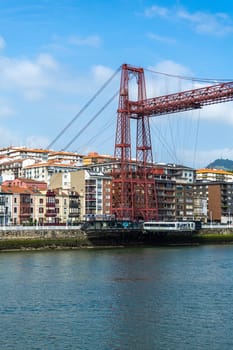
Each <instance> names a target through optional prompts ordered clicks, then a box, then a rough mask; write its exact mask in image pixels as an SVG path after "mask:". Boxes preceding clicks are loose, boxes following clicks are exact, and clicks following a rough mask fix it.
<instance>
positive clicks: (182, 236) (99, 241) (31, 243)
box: [0, 227, 233, 251]
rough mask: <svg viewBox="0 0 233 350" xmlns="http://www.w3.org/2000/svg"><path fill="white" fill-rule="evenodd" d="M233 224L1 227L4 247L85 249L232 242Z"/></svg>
mask: <svg viewBox="0 0 233 350" xmlns="http://www.w3.org/2000/svg"><path fill="white" fill-rule="evenodd" d="M232 243H233V227H230V228H226V227H225V228H216V229H210V228H209V229H207V228H204V229H201V230H199V231H198V232H195V233H188V232H184V233H169V234H166V235H164V234H163V235H159V234H151V233H150V234H144V233H143V231H142V230H139V229H138V230H135V229H134V230H131V229H122V230H101V231H95V230H89V231H82V230H80V229H76V230H74V229H66V228H64V229H63V230H61V229H57V230H56V229H49V228H48V229H46V230H45V229H43V230H42V229H38V228H37V229H36V228H35V229H32V228H30V229H28V230H27V229H24V230H21V229H18V230H13V231H12V230H10V229H6V228H5V229H1V230H0V251H6V250H30V249H31V250H33V249H79V248H80V249H81V248H92V247H93V248H98V247H142V246H161V245H163V246H164V245H199V244H232Z"/></svg>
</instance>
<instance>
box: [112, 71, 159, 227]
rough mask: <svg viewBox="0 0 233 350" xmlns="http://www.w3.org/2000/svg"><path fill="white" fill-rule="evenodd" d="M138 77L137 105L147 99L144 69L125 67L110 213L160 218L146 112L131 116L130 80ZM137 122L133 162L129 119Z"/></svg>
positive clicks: (122, 79) (125, 216) (118, 117)
mask: <svg viewBox="0 0 233 350" xmlns="http://www.w3.org/2000/svg"><path fill="white" fill-rule="evenodd" d="M131 77H135V78H136V81H137V84H138V88H137V102H138V103H139V105H140V104H141V103H142V102H143V101H144V100H146V86H145V77H144V71H143V69H142V68H134V67H130V66H128V65H126V64H124V65H123V66H122V75H121V85H120V96H119V107H118V116H117V129H116V141H115V158H116V159H117V160H118V161H119V163H116V166H115V168H114V169H113V173H112V175H113V179H112V198H111V199H112V202H111V213H112V214H114V215H115V217H116V218H117V219H130V220H139V219H143V220H150V219H154V220H155V219H156V218H157V216H158V209H157V196H156V191H155V182H154V176H153V168H152V165H153V156H152V147H151V136H150V126H149V118H148V116H147V115H145V113H137V114H136V115H135V114H132V113H131V110H130V99H129V80H130V78H131ZM131 118H133V119H136V120H137V129H136V160H135V161H133V160H132V153H131V132H130V119H131Z"/></svg>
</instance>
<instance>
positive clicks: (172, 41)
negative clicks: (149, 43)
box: [147, 33, 176, 44]
mask: <svg viewBox="0 0 233 350" xmlns="http://www.w3.org/2000/svg"><path fill="white" fill-rule="evenodd" d="M147 37H148V38H150V39H152V40H155V41H161V42H164V43H167V44H175V43H176V40H175V39H173V38H169V37H166V36H161V35H158V34H155V33H148V34H147Z"/></svg>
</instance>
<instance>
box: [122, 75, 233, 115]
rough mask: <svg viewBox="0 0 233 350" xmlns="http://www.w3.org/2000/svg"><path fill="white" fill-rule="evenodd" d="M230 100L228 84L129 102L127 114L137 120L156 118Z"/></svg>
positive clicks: (231, 84) (232, 95) (231, 86)
mask: <svg viewBox="0 0 233 350" xmlns="http://www.w3.org/2000/svg"><path fill="white" fill-rule="evenodd" d="M232 100H233V82H229V83H222V84H216V85H211V86H207V87H204V88H199V89H193V90H188V91H183V92H178V93H174V94H170V95H165V96H159V97H154V98H150V99H146V100H143V101H129V102H128V109H129V110H128V113H130V114H131V118H135V119H137V118H138V117H139V116H143V115H147V116H156V115H164V114H170V113H176V112H182V111H188V110H192V109H198V108H201V107H203V106H206V105H210V104H215V103H221V102H228V101H232Z"/></svg>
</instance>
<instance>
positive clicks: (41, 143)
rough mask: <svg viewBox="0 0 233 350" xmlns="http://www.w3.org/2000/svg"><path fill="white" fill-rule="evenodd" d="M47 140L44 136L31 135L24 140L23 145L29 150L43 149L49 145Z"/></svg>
mask: <svg viewBox="0 0 233 350" xmlns="http://www.w3.org/2000/svg"><path fill="white" fill-rule="evenodd" d="M49 142H50V141H49V140H48V138H46V137H44V136H38V135H31V136H29V137H27V138H26V140H25V145H26V147H30V148H43V147H47V145H48V144H49Z"/></svg>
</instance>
